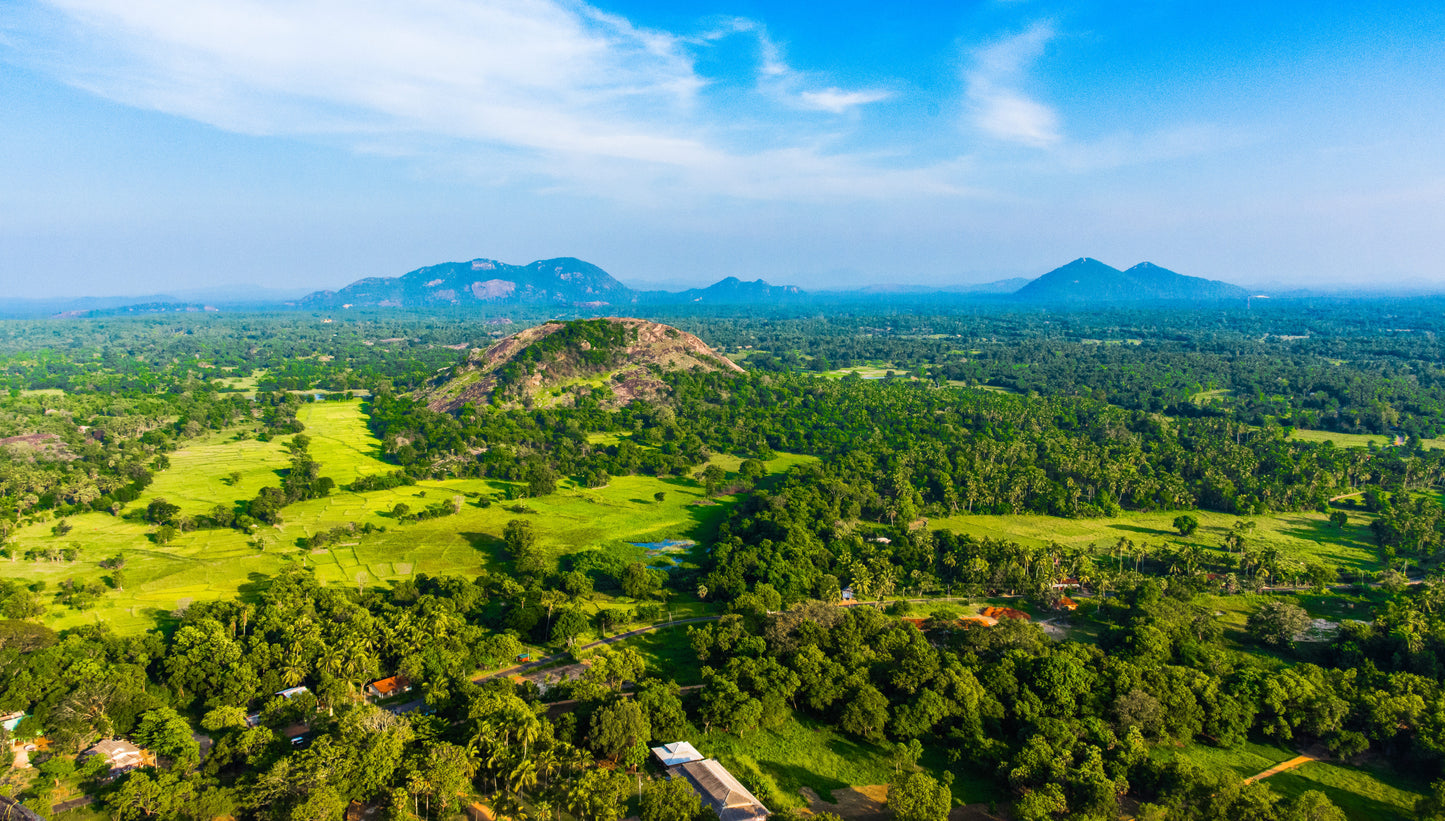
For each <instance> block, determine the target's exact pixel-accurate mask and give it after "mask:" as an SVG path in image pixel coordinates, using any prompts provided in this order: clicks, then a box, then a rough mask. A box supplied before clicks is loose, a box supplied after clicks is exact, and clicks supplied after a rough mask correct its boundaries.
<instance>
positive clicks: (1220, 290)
mask: <svg viewBox="0 0 1445 821" xmlns="http://www.w3.org/2000/svg"><path fill="white" fill-rule="evenodd" d="M1248 296H1249V292H1248V291H1246V290H1244V289H1243V288H1241V287H1239V286H1238V285H1231V284H1229V283H1227V282H1218V281H1216V280H1210V279H1202V278H1200V277H1191V276H1184V275H1183V274H1176V273H1174V272H1173V271H1171V270H1169V269H1168V268H1161V267H1159V266H1158V265H1155V264H1154V263H1152V262H1141V263H1139V264H1138V265H1135V266H1134V267H1133V268H1130V269H1129V270H1127V271H1120V270H1119V269H1118V268H1115V267H1113V266H1110V265H1105V264H1104V263H1102V262H1100V261H1098V260H1097V259H1090V258H1089V257H1083V258H1081V259H1076V260H1074V261H1073V262H1070V263H1069V264H1068V265H1065V266H1063V267H1062V268H1055V269H1054V270H1052V271H1050V272H1048V273H1047V274H1044V275H1043V276H1041V277H1039V278H1038V279H1036V280H1034V281H1033V282H1030V283H1029V284H1027V285H1025V286H1024V287H1022V288H1020V289H1019V290H1018V291H1017V292H1015V293H1014V298H1015V299H1018V300H1021V301H1026V302H1062V303H1118V302H1151V301H1171V302H1173V301H1195V302H1199V301H1213V300H1224V299H1244V298H1246V297H1248Z"/></svg>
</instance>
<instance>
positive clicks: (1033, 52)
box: [963, 22, 1063, 148]
mask: <svg viewBox="0 0 1445 821" xmlns="http://www.w3.org/2000/svg"><path fill="white" fill-rule="evenodd" d="M1054 37H1055V31H1054V27H1053V26H1052V25H1051V24H1049V23H1047V22H1038V23H1034V24H1033V25H1032V26H1030V27H1029V28H1028V29H1027V30H1025V31H1023V32H1021V33H1019V34H1015V35H1012V36H1009V37H1005V38H1004V39H1002V40H998V41H996V42H994V43H992V44H990V45H988V46H985V47H983V48H980V49H978V50H976V51H974V52H973V53H972V54H971V60H970V63H969V65H968V67H967V68H966V69H965V71H964V75H963V76H964V85H965V94H966V96H967V100H968V104H969V110H970V113H971V116H972V122H973V125H974V126H975V127H977V128H978V129H979V130H981V131H982V132H983V133H985V134H987V135H989V136H990V137H993V138H995V139H998V140H1003V141H1006V142H1013V143H1021V144H1023V145H1028V146H1033V147H1036V148H1048V147H1050V146H1054V145H1057V144H1059V143H1060V142H1061V141H1062V140H1063V134H1062V132H1061V129H1060V124H1059V115H1058V113H1057V112H1056V111H1054V109H1053V108H1051V107H1049V106H1048V105H1045V104H1044V103H1041V102H1039V101H1037V100H1035V99H1033V98H1031V97H1030V96H1029V95H1028V94H1026V93H1025V92H1024V91H1023V90H1022V89H1021V88H1020V86H1022V85H1023V84H1024V81H1025V80H1026V79H1027V77H1026V75H1027V73H1028V70H1029V69H1030V68H1031V67H1032V66H1033V64H1034V63H1035V62H1036V61H1037V60H1038V59H1039V57H1041V56H1042V55H1043V53H1044V48H1045V47H1046V46H1048V44H1049V42H1050V41H1051V40H1053V39H1054Z"/></svg>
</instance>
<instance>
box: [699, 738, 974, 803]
mask: <svg viewBox="0 0 1445 821" xmlns="http://www.w3.org/2000/svg"><path fill="white" fill-rule="evenodd" d="M693 743H694V744H696V746H697V748H698V751H699V752H701V753H703V754H704V755H707V756H711V757H714V758H717V759H719V760H720V761H722V763H723V766H725V767H727V768H728V770H729V771H730V772H732V773H733V775H735V776H738V777H739V779H740V780H742V782H743V784H744V785H754V786H761V787H763V789H765V790H766V791H768V792H770V793H771V795H772V797H773V798H774V802H775V803H774V804H770V805H769V807H768V808H769V809H771V810H774V811H777V810H780V809H786V808H790V807H795V808H796V807H805V806H807V801H806V800H805V799H804V798H803V795H802V794H801V792H800V790H802V789H803V788H804V787H808V788H810V789H812V790H813V791H814V792H816V793H817V794H818V795H819V797H821V798H822V799H823V800H824V801H832V800H833V799H834V798H835V796H834V790H845V789H847V788H848V787H852V786H866V785H870V784H887V783H888V782H889V781H890V780H891V779H892V778H893V764H892V763H891V761H890V758H889V755H888V753H887V751H886V750H884V749H883V748H882V747H880V746H878V745H875V744H870V743H868V742H866V741H860V740H859V739H856V738H853V737H851V736H845V735H843V734H841V733H839V732H837V731H836V730H834V729H832V728H831V727H828V726H826V725H822V724H818V723H817V722H815V721H813V720H812V719H808V718H797V717H795V718H791V719H789V720H788V721H786V722H784V724H783V726H782V727H779V728H778V729H776V730H754V731H751V732H749V733H748V734H747V735H746V737H739V736H737V735H736V734H732V733H725V732H722V731H720V730H717V729H714V730H713V731H712V732H711V733H708V734H707V735H704V736H700V737H699V738H698V739H696V740H694V742H693ZM921 763H922V764H923V766H924V768H925V769H928V770H930V771H932V772H934V773H935V774H937V773H938V772H940V771H941V770H942V769H944V756H943V755H942V753H941V751H938V750H928V751H927V752H925V754H924V758H923V761H922V762H921ZM953 772H954V774H955V775H956V776H957V779H956V780H955V781H954V784H953V794H954V801H955V802H957V803H962V804H971V803H977V802H985V801H994V800H998V799H999V798H1000V795H999V793H998V792H997V789H996V788H995V787H993V786H992V784H991V783H990V782H989V781H988V780H987V779H985V778H980V777H977V776H972V775H971V774H970V772H969V768H968V767H967V766H958V767H955V768H954V769H953ZM759 798H762V799H763V801H764V802H766V801H767V800H768V798H767V797H764V796H762V795H760V796H759Z"/></svg>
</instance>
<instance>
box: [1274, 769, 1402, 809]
mask: <svg viewBox="0 0 1445 821" xmlns="http://www.w3.org/2000/svg"><path fill="white" fill-rule="evenodd" d="M1266 783H1268V784H1269V786H1270V788H1271V789H1273V790H1274V791H1275V792H1277V793H1279V794H1281V795H1283V796H1286V797H1291V798H1292V797H1294V796H1297V795H1299V794H1300V793H1302V792H1305V791H1306V790H1319V791H1320V792H1322V793H1324V794H1325V795H1327V796H1329V799H1330V800H1331V801H1333V802H1335V805H1336V806H1338V807H1339V808H1340V809H1342V810H1344V811H1345V815H1347V816H1349V817H1350V818H1353V819H1359V821H1374V820H1375V819H1388V818H1395V819H1401V821H1404V820H1405V819H1410V818H1413V817H1415V802H1416V801H1418V800H1419V799H1420V797H1421V796H1422V795H1424V792H1425V790H1426V788H1427V786H1428V785H1425V784H1417V783H1414V782H1412V781H1410V780H1409V779H1407V778H1404V777H1402V776H1400V775H1399V774H1398V773H1396V772H1392V771H1390V770H1389V769H1386V768H1380V767H1352V766H1349V765H1347V764H1332V763H1326V762H1323V761H1311V762H1309V763H1308V764H1304V765H1301V766H1299V767H1297V768H1295V769H1293V770H1289V771H1287V772H1282V773H1280V774H1278V775H1273V776H1270V778H1269V780H1268V781H1267V782H1266Z"/></svg>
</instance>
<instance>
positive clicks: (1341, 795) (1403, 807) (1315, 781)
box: [1152, 743, 1426, 821]
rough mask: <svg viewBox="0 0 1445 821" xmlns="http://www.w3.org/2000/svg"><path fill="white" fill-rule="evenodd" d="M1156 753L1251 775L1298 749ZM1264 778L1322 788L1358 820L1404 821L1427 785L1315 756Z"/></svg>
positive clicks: (1296, 787)
mask: <svg viewBox="0 0 1445 821" xmlns="http://www.w3.org/2000/svg"><path fill="white" fill-rule="evenodd" d="M1152 755H1154V756H1156V757H1158V758H1161V759H1165V760H1168V759H1172V758H1183V759H1185V760H1187V761H1190V762H1192V763H1193V764H1195V765H1197V766H1199V767H1200V768H1202V769H1204V770H1206V771H1208V772H1212V773H1216V774H1232V775H1234V776H1236V777H1239V778H1247V777H1249V776H1252V775H1256V774H1258V773H1260V772H1263V771H1264V770H1267V769H1269V768H1270V767H1273V766H1274V765H1276V764H1279V763H1281V762H1283V761H1288V760H1289V759H1291V758H1294V756H1295V753H1294V752H1292V751H1289V750H1286V749H1284V748H1282V747H1275V746H1272V745H1266V744H1255V743H1247V744H1244V745H1243V746H1241V747H1238V748H1235V749H1228V750H1225V749H1219V748H1217V747H1209V746H1206V745H1203V744H1191V745H1189V746H1188V747H1184V748H1170V747H1166V746H1161V747H1156V748H1154V750H1153V752H1152ZM1264 783H1266V784H1268V785H1269V787H1270V789H1272V790H1274V791H1275V792H1277V793H1279V794H1280V795H1282V796H1284V797H1286V798H1293V797H1294V796H1297V795H1299V794H1300V793H1302V792H1305V791H1306V790H1319V791H1320V792H1322V793H1324V794H1325V795H1327V796H1329V799H1330V800H1331V801H1333V802H1334V803H1335V804H1336V805H1337V806H1338V807H1339V808H1340V809H1342V810H1344V812H1345V814H1346V815H1347V816H1348V817H1349V818H1352V819H1358V821H1374V819H1389V818H1394V819H1402V821H1403V819H1408V818H1410V817H1412V816H1413V814H1414V808H1415V801H1416V800H1417V799H1419V798H1420V796H1421V795H1422V794H1423V790H1424V788H1425V786H1426V785H1423V784H1417V783H1414V782H1412V781H1411V780H1410V779H1408V778H1405V777H1402V776H1400V775H1399V774H1398V773H1394V772H1391V771H1389V770H1387V769H1384V768H1379V767H1373V766H1366V767H1355V766H1351V765H1348V764H1336V763H1332V762H1325V761H1311V762H1308V763H1306V764H1303V765H1301V766H1299V767H1297V768H1295V769H1293V770H1286V771H1285V772H1282V773H1277V774H1275V775H1272V776H1270V777H1269V778H1268V779H1266V780H1265V782H1264Z"/></svg>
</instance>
